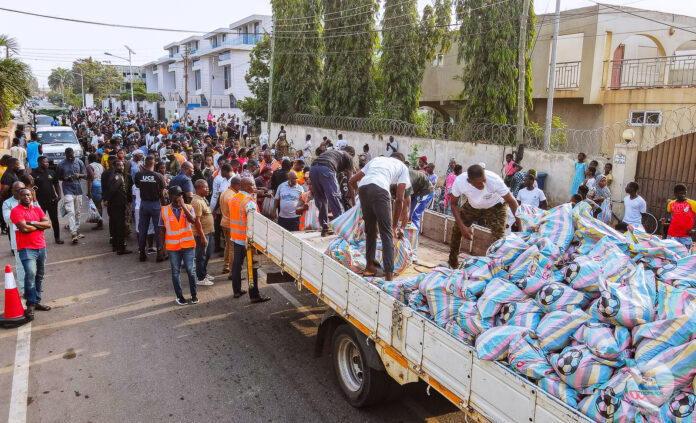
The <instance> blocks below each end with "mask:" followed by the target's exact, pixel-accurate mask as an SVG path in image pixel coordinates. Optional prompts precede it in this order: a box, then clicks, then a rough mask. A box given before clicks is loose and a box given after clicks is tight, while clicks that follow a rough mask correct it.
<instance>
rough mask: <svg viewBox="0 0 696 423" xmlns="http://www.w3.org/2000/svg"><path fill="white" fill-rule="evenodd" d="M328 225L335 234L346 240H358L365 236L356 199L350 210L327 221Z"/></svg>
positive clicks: (360, 210)
mask: <svg viewBox="0 0 696 423" xmlns="http://www.w3.org/2000/svg"><path fill="white" fill-rule="evenodd" d="M329 227H330V228H331V229H333V231H334V232H335V233H336V235H338V236H340V237H341V238H343V239H345V240H347V241H350V242H358V241H361V240H363V239H364V238H365V224H364V223H363V219H362V209H361V208H360V203H359V202H358V201H356V202H355V205H354V206H353V207H351V208H350V210H348V211H346V212H345V213H343V214H342V215H340V216H338V217H336V218H335V219H334V220H332V221H331V222H329Z"/></svg>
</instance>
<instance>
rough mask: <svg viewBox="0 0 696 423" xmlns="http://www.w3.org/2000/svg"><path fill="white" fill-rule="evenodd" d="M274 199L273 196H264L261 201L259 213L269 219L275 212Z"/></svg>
mask: <svg viewBox="0 0 696 423" xmlns="http://www.w3.org/2000/svg"><path fill="white" fill-rule="evenodd" d="M274 208H275V199H274V198H273V197H265V198H264V199H263V202H261V214H262V215H264V216H266V217H267V218H269V219H272V218H273V214H274V212H275V210H274Z"/></svg>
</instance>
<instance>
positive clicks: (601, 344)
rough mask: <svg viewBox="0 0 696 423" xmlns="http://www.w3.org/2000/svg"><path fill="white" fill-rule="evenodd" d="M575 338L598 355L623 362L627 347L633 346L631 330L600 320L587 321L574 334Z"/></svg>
mask: <svg viewBox="0 0 696 423" xmlns="http://www.w3.org/2000/svg"><path fill="white" fill-rule="evenodd" d="M573 339H575V340H576V341H577V342H578V343H580V344H583V345H585V346H586V347H587V348H589V349H590V351H591V352H592V354H594V355H596V356H597V357H600V358H605V359H607V360H618V361H620V362H623V357H625V356H626V349H627V348H628V347H630V346H631V332H630V331H629V330H628V329H626V328H625V327H623V326H612V325H610V324H608V323H600V322H585V323H584V324H583V325H582V326H580V327H579V328H578V330H577V331H576V332H575V334H573Z"/></svg>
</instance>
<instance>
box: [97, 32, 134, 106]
mask: <svg viewBox="0 0 696 423" xmlns="http://www.w3.org/2000/svg"><path fill="white" fill-rule="evenodd" d="M124 47H125V48H126V49H127V50H128V58H127V59H126V58H125V57H121V56H116V55H115V54H111V53H109V52H108V51H105V52H104V54H105V55H107V56H111V57H115V58H117V59H121V60H127V61H128V76H129V77H130V92H131V105H134V104H135V100H134V98H133V62H132V60H131V55H133V54H135V52H134V51H133V49H131V48H130V47H128V46H127V45H125V44H124ZM136 109H137V108H136Z"/></svg>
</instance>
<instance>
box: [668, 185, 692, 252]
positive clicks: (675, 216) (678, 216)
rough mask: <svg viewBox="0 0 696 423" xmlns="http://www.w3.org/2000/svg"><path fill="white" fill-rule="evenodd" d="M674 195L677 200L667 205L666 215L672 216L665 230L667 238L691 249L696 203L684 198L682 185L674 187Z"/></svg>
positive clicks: (684, 190) (684, 191) (684, 189)
mask: <svg viewBox="0 0 696 423" xmlns="http://www.w3.org/2000/svg"><path fill="white" fill-rule="evenodd" d="M674 195H675V197H676V198H677V199H676V200H673V201H670V202H669V203H667V213H671V214H672V222H671V223H670V225H669V229H668V230H667V236H668V237H669V238H670V239H674V240H677V241H679V242H681V243H682V244H683V245H684V246H686V248H691V245H692V244H693V241H692V240H691V234H693V233H694V217H696V201H694V200H691V199H689V198H686V186H684V185H682V184H678V185H676V186H675V187H674ZM663 220H664V219H663ZM663 223H664V222H663Z"/></svg>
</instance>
